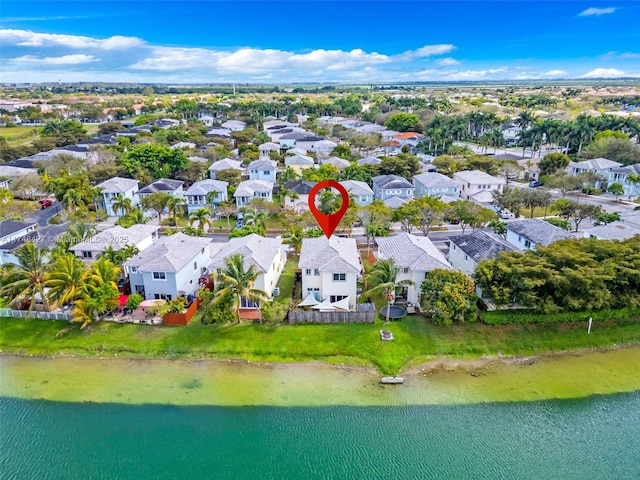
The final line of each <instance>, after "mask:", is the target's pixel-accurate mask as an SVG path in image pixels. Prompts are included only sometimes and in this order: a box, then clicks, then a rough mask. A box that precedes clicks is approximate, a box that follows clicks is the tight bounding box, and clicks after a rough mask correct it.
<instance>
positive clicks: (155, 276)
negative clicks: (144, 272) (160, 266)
mask: <svg viewBox="0 0 640 480" xmlns="http://www.w3.org/2000/svg"><path fill="white" fill-rule="evenodd" d="M153 279H154V280H166V279H167V275H166V274H165V273H164V272H153Z"/></svg>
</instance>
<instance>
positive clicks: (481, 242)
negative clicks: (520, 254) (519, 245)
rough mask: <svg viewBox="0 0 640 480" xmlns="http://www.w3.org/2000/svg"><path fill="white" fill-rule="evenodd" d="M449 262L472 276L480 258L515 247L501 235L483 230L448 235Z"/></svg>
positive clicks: (491, 256) (494, 255)
mask: <svg viewBox="0 0 640 480" xmlns="http://www.w3.org/2000/svg"><path fill="white" fill-rule="evenodd" d="M449 241H450V244H451V245H450V247H449V255H448V258H449V263H451V266H452V267H453V268H454V269H456V270H459V271H461V272H463V273H466V274H467V275H469V276H472V275H473V274H474V272H475V270H476V266H477V265H478V263H479V262H480V261H481V260H487V259H491V258H495V257H497V256H498V255H499V254H500V253H501V252H513V251H516V249H515V248H514V247H513V246H512V245H510V244H509V243H507V242H506V241H505V240H504V239H503V238H502V237H499V236H497V235H494V234H493V233H490V232H485V231H484V230H476V231H474V232H472V233H469V234H467V235H457V236H455V237H449Z"/></svg>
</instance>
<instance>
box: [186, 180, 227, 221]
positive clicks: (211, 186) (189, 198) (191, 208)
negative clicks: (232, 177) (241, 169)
mask: <svg viewBox="0 0 640 480" xmlns="http://www.w3.org/2000/svg"><path fill="white" fill-rule="evenodd" d="M228 186H229V182H223V181H221V180H211V179H206V180H201V181H199V182H196V183H194V184H193V185H191V186H190V187H189V188H188V189H187V191H186V192H184V198H185V200H186V202H187V213H188V214H191V213H192V212H195V211H196V210H198V209H200V208H205V207H207V206H208V205H218V204H220V203H221V202H226V201H227V200H228V196H227V187H228Z"/></svg>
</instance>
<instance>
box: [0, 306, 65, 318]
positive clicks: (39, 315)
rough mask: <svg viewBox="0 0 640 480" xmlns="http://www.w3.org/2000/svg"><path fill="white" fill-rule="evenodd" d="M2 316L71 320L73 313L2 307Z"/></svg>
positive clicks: (0, 310) (0, 309)
mask: <svg viewBox="0 0 640 480" xmlns="http://www.w3.org/2000/svg"><path fill="white" fill-rule="evenodd" d="M0 317H14V318H40V319H42V320H71V318H72V317H71V314H69V313H63V312H36V311H35V310H32V311H31V313H29V312H28V311H27V310H11V309H10V308H0Z"/></svg>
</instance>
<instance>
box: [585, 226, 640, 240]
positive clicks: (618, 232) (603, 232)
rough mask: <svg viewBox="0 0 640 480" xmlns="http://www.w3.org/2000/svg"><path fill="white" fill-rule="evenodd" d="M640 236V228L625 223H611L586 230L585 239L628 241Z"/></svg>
mask: <svg viewBox="0 0 640 480" xmlns="http://www.w3.org/2000/svg"><path fill="white" fill-rule="evenodd" d="M636 235H640V228H639V227H634V226H632V225H628V224H625V223H623V222H611V223H608V224H607V225H596V226H593V227H588V228H585V229H584V237H585V238H597V239H598V240H626V239H627V238H633V237H635V236H636Z"/></svg>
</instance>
